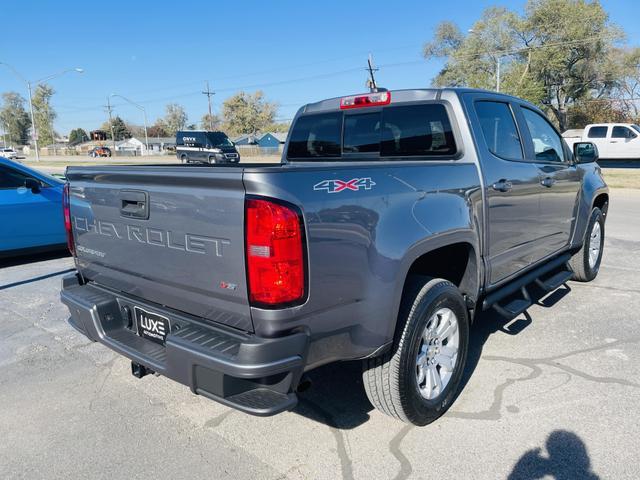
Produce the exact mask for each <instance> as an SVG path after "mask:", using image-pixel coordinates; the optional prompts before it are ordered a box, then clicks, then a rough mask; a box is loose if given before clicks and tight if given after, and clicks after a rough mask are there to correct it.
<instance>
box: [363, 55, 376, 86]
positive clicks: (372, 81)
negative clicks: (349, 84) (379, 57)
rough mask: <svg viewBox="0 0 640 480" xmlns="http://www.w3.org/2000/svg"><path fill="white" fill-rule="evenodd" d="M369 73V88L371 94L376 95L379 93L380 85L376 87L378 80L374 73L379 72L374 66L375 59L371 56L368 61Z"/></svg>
mask: <svg viewBox="0 0 640 480" xmlns="http://www.w3.org/2000/svg"><path fill="white" fill-rule="evenodd" d="M367 71H368V72H369V78H368V79H367V83H366V85H367V88H369V91H370V92H371V93H375V92H377V91H378V85H376V78H375V77H374V76H373V72H377V71H378V68H375V67H374V66H373V57H372V56H371V54H369V58H368V59H367Z"/></svg>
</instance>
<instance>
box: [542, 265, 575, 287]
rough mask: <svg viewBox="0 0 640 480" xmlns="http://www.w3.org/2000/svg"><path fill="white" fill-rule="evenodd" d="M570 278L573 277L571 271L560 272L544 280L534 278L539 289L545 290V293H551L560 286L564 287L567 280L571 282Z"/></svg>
mask: <svg viewBox="0 0 640 480" xmlns="http://www.w3.org/2000/svg"><path fill="white" fill-rule="evenodd" d="M571 277H573V272H572V271H570V270H562V271H560V272H558V273H556V274H555V275H553V276H552V277H549V278H547V279H545V280H542V279H540V278H536V283H537V284H538V286H539V287H540V288H542V289H544V290H546V291H547V292H552V291H554V290H555V289H556V288H558V287H559V286H560V285H564V284H565V283H567V281H568V280H571Z"/></svg>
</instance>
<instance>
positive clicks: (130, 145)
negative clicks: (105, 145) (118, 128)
mask: <svg viewBox="0 0 640 480" xmlns="http://www.w3.org/2000/svg"><path fill="white" fill-rule="evenodd" d="M175 146H176V139H175V138H174V137H151V138H149V155H162V154H164V153H167V149H169V148H170V147H175ZM116 151H117V152H121V154H122V155H147V151H146V144H145V141H144V138H142V139H139V138H137V137H131V138H128V139H126V140H121V141H119V142H116Z"/></svg>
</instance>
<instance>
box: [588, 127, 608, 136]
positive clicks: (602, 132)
mask: <svg viewBox="0 0 640 480" xmlns="http://www.w3.org/2000/svg"><path fill="white" fill-rule="evenodd" d="M607 128H608V127H591V128H590V129H589V133H588V134H587V137H588V138H607Z"/></svg>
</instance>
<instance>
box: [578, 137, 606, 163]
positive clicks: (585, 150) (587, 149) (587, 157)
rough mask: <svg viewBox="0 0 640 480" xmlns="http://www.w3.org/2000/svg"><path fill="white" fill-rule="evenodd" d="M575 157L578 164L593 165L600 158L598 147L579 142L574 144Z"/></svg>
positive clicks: (589, 143)
mask: <svg viewBox="0 0 640 480" xmlns="http://www.w3.org/2000/svg"><path fill="white" fill-rule="evenodd" d="M573 157H574V158H575V161H576V163H593V162H597V161H598V159H599V158H600V155H599V154H598V147H596V146H595V144H593V143H591V142H578V143H574V144H573Z"/></svg>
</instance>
